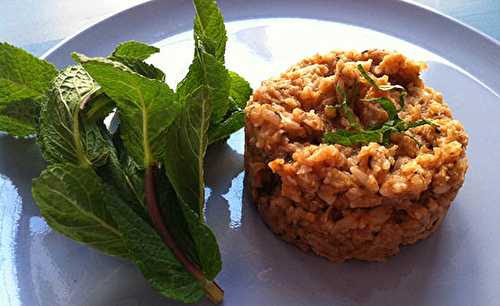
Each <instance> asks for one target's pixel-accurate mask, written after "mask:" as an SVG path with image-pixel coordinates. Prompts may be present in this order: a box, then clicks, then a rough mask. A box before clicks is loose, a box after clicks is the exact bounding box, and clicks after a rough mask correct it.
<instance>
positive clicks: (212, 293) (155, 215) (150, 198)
mask: <svg viewBox="0 0 500 306" xmlns="http://www.w3.org/2000/svg"><path fill="white" fill-rule="evenodd" d="M144 191H145V197H146V203H147V207H148V213H149V217H150V218H151V221H152V222H153V226H154V228H155V229H156V232H157V233H158V234H159V235H160V237H161V238H162V240H163V243H165V245H166V246H167V247H168V248H169V249H170V251H171V252H172V253H173V254H174V256H175V258H177V260H178V261H179V262H180V263H181V264H182V265H183V266H184V267H185V268H186V270H187V271H188V272H189V273H190V274H191V275H193V277H194V278H195V279H196V280H197V281H198V282H200V284H201V286H202V288H203V290H204V291H205V293H206V295H207V297H208V299H209V300H210V301H212V302H213V303H214V304H219V303H220V302H222V299H223V298H224V291H223V290H222V289H221V288H220V287H219V285H217V283H216V282H214V281H210V280H208V279H206V278H205V275H203V272H202V271H201V270H200V268H199V267H197V266H196V265H195V264H194V263H193V262H191V261H190V260H189V259H188V258H187V257H186V256H185V255H184V253H183V252H182V251H181V249H180V248H179V247H178V246H177V244H176V243H175V240H174V238H173V237H172V235H170V232H169V231H168V229H167V227H166V225H165V224H164V223H163V219H162V217H161V213H160V208H159V207H158V201H157V200H156V188H155V166H154V165H153V166H149V167H147V168H146V172H145V175H144Z"/></svg>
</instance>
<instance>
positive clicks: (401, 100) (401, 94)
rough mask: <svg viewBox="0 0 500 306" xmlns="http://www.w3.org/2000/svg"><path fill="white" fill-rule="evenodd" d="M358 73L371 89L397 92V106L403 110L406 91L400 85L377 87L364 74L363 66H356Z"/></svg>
mask: <svg viewBox="0 0 500 306" xmlns="http://www.w3.org/2000/svg"><path fill="white" fill-rule="evenodd" d="M357 68H358V71H359V73H360V74H361V76H362V77H363V78H364V79H365V80H366V81H367V82H368V83H369V84H370V85H372V86H373V87H375V88H376V89H378V90H380V91H391V90H398V91H399V106H400V107H401V109H403V107H404V104H405V100H404V98H405V96H406V95H407V92H406V89H405V88H404V87H403V86H401V85H391V84H383V85H378V84H377V83H376V82H375V81H374V80H373V79H372V77H371V76H370V75H368V73H367V72H366V70H365V68H363V65H361V64H358V66H357Z"/></svg>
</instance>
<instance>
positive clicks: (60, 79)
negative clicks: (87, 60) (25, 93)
mask: <svg viewBox="0 0 500 306" xmlns="http://www.w3.org/2000/svg"><path fill="white" fill-rule="evenodd" d="M97 89H98V87H97V84H96V83H95V82H94V80H93V79H92V78H91V77H90V75H89V74H88V73H87V72H86V71H85V70H84V69H83V67H81V66H79V65H77V66H71V67H68V68H66V69H64V70H63V71H61V73H60V74H59V75H58V76H57V78H56V79H55V80H54V82H53V84H52V87H51V89H50V90H49V93H48V99H46V100H45V101H44V102H43V103H42V106H41V112H40V126H39V130H38V138H37V140H38V143H39V144H40V148H41V150H42V154H43V156H44V158H45V159H46V160H47V161H48V162H50V163H60V162H69V163H73V164H79V165H86V166H88V165H97V166H98V165H101V164H103V163H104V162H105V161H106V158H107V156H108V153H109V152H108V146H107V143H106V141H105V140H104V139H103V137H102V135H101V130H100V128H99V125H98V124H96V123H95V122H88V123H87V124H82V123H81V116H80V111H81V109H80V107H81V104H82V101H83V102H84V101H86V99H87V98H88V97H89V96H90V95H92V94H93V93H94V92H95V91H96V90H97Z"/></svg>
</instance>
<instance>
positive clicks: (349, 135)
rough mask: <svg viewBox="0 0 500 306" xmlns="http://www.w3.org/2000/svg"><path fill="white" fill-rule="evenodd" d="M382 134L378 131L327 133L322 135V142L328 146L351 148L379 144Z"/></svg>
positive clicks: (338, 131)
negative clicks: (371, 143) (372, 143)
mask: <svg viewBox="0 0 500 306" xmlns="http://www.w3.org/2000/svg"><path fill="white" fill-rule="evenodd" d="M383 136H384V134H383V133H382V132H381V131H378V130H372V131H345V130H337V131H335V132H327V133H325V134H324V135H323V142H324V143H328V144H340V145H343V146H353V145H357V144H368V143H370V142H377V143H381V142H382V141H383Z"/></svg>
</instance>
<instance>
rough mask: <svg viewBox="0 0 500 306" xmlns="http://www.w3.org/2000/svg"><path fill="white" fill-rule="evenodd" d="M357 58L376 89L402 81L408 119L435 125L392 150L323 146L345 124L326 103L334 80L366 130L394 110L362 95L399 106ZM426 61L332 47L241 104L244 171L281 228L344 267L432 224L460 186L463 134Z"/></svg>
mask: <svg viewBox="0 0 500 306" xmlns="http://www.w3.org/2000/svg"><path fill="white" fill-rule="evenodd" d="M358 64H361V65H362V66H363V68H364V69H365V70H366V71H367V72H368V73H370V74H371V75H372V77H373V78H374V80H375V82H376V83H377V84H378V85H379V86H380V85H383V84H393V85H394V84H399V85H402V86H404V88H405V89H406V91H407V95H406V97H405V98H404V102H405V105H404V108H403V109H402V110H401V111H399V113H398V114H399V117H400V118H401V119H402V120H405V121H410V122H413V121H416V120H419V119H424V118H425V119H432V120H433V121H434V122H435V123H437V126H433V125H423V126H420V127H416V128H413V129H410V130H409V131H408V132H406V133H405V134H403V133H398V134H392V135H391V138H390V140H391V145H389V146H383V145H381V144H378V143H369V144H367V145H357V146H351V147H346V146H342V145H338V144H335V145H328V144H323V143H321V141H322V135H323V134H324V132H326V131H335V130H338V129H348V128H349V122H348V121H347V119H346V118H344V117H343V116H342V112H340V111H338V108H335V107H326V106H328V105H336V104H340V103H341V101H342V97H341V96H339V94H338V92H337V91H336V86H337V85H339V86H341V87H342V88H344V89H345V91H346V92H347V96H348V98H349V99H350V101H351V103H352V104H351V105H353V111H354V113H355V115H356V116H357V117H358V119H359V122H360V123H361V125H362V126H363V127H365V128H367V127H370V126H374V125H377V124H382V123H383V122H385V121H387V120H388V115H387V113H386V112H385V111H384V110H383V109H382V108H381V106H380V105H378V104H376V103H367V102H364V101H360V99H361V98H371V97H387V98H389V99H390V100H391V101H393V103H394V104H395V106H396V107H397V108H398V109H399V104H398V101H399V92H398V91H395V90H394V91H380V90H377V89H376V88H374V87H373V86H372V85H370V84H369V83H368V82H367V81H366V79H364V78H363V77H362V75H361V74H360V72H359V70H358V69H357V65H358ZM425 68H426V65H425V64H424V63H421V62H416V61H412V60H410V59H408V58H406V57H405V56H403V55H402V54H399V53H396V52H390V51H386V50H367V51H364V52H362V53H359V52H356V51H347V52H342V51H333V52H330V53H328V54H324V55H319V54H317V55H314V56H312V57H309V58H306V59H304V60H302V61H301V62H299V63H298V64H296V65H294V66H292V67H291V68H290V69H289V70H287V71H286V72H285V73H283V74H281V76H279V77H277V78H272V79H269V80H266V81H264V82H262V85H261V87H260V88H258V89H257V90H255V92H254V93H253V95H252V97H251V98H250V101H249V102H248V104H247V107H246V109H245V113H246V118H245V169H246V176H247V183H248V185H249V187H250V190H251V193H252V198H253V202H254V203H255V205H256V206H257V208H258V211H259V213H260V214H261V216H262V218H263V219H264V221H265V222H266V223H267V225H268V226H269V227H270V228H271V230H272V231H273V232H274V233H276V234H277V235H279V236H280V237H282V238H283V239H284V240H286V241H289V242H291V243H293V244H295V245H296V246H298V247H300V248H301V249H303V250H306V251H313V252H314V253H316V254H318V255H321V256H324V257H326V258H328V259H330V260H332V261H335V262H339V261H344V260H347V259H360V260H370V261H380V260H383V259H385V258H386V257H388V256H391V255H394V254H397V253H398V252H399V249H400V246H402V245H407V244H412V243H415V242H416V241H418V240H421V239H424V238H426V237H428V236H429V235H430V234H431V233H432V232H434V231H435V230H436V228H437V227H438V226H439V224H441V223H442V221H443V219H444V217H445V215H446V213H447V211H448V208H449V207H450V205H451V202H452V201H453V199H454V198H455V196H456V194H457V192H458V190H459V189H460V187H461V186H462V184H463V181H464V176H465V172H466V170H467V157H466V154H465V150H466V147H467V141H468V137H467V134H466V133H465V131H464V128H463V126H462V124H461V123H460V122H458V121H457V120H454V119H453V117H452V114H451V112H450V109H449V108H448V105H447V104H446V103H445V102H444V100H443V97H442V95H441V94H440V93H438V92H437V91H435V90H433V89H431V88H429V87H426V86H425V84H424V83H423V81H422V79H421V78H420V72H421V71H422V70H423V69H425Z"/></svg>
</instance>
